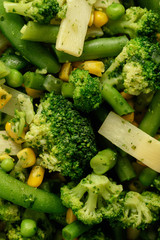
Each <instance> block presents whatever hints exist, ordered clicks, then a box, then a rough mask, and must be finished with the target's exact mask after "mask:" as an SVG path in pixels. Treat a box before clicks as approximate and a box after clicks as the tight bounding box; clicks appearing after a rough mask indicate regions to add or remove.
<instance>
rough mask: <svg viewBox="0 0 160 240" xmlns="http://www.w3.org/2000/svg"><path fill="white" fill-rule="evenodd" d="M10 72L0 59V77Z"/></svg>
mask: <svg viewBox="0 0 160 240" xmlns="http://www.w3.org/2000/svg"><path fill="white" fill-rule="evenodd" d="M9 73H10V69H9V68H8V67H7V66H6V65H5V64H4V63H3V62H2V61H1V60H0V78H4V77H6V76H7V75H8V74H9Z"/></svg>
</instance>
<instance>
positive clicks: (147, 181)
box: [139, 167, 158, 187]
mask: <svg viewBox="0 0 160 240" xmlns="http://www.w3.org/2000/svg"><path fill="white" fill-rule="evenodd" d="M157 176H158V173H157V172H155V171H154V170H152V169H151V168H148V167H146V168H144V169H143V170H142V172H141V173H140V175H139V181H140V182H141V183H142V184H143V185H144V186H145V187H149V186H150V185H151V184H152V182H153V180H154V179H155V178H156V177H157Z"/></svg>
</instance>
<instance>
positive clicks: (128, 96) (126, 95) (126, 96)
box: [121, 92, 133, 100]
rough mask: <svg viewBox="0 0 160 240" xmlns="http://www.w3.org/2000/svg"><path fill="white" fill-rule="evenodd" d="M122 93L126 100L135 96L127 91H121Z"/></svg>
mask: <svg viewBox="0 0 160 240" xmlns="http://www.w3.org/2000/svg"><path fill="white" fill-rule="evenodd" d="M121 95H122V97H123V98H124V99H126V100H129V99H132V98H133V95H130V94H128V93H125V92H121Z"/></svg>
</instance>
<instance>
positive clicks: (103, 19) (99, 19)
mask: <svg viewBox="0 0 160 240" xmlns="http://www.w3.org/2000/svg"><path fill="white" fill-rule="evenodd" d="M107 22H108V17H107V15H106V14H105V13H104V12H102V11H94V20H93V23H94V25H95V26H96V27H102V26H103V25H104V24H106V23H107Z"/></svg>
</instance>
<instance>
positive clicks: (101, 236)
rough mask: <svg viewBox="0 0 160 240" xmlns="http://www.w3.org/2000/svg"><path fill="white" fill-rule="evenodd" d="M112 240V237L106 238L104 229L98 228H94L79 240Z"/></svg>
mask: <svg viewBox="0 0 160 240" xmlns="http://www.w3.org/2000/svg"><path fill="white" fill-rule="evenodd" d="M89 239H92V240H111V238H110V237H108V236H106V234H105V233H104V231H103V229H102V228H101V227H100V226H98V227H96V226H94V227H93V228H91V229H90V230H89V231H88V232H85V233H83V234H82V235H81V236H80V238H79V240H89Z"/></svg>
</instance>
